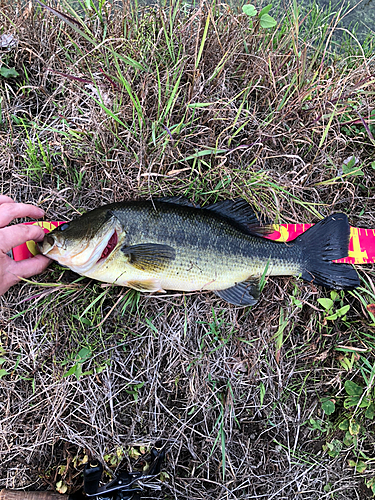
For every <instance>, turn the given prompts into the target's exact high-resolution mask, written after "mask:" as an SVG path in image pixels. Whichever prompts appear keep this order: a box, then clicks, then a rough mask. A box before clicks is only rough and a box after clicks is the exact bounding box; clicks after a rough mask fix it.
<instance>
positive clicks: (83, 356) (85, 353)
mask: <svg viewBox="0 0 375 500" xmlns="http://www.w3.org/2000/svg"><path fill="white" fill-rule="evenodd" d="M90 356H91V350H90V349H88V348H87V347H82V349H81V350H80V351H79V353H78V354H77V361H78V362H79V363H83V362H84V361H86V360H87V359H88V358H89V357H90Z"/></svg>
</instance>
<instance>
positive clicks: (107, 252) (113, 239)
mask: <svg viewBox="0 0 375 500" xmlns="http://www.w3.org/2000/svg"><path fill="white" fill-rule="evenodd" d="M117 242H118V236H117V231H114V233H113V234H112V236H111V237H110V238H109V240H108V243H107V246H106V247H105V248H104V250H103V252H102V254H101V256H100V258H99V260H98V261H97V264H99V262H101V261H102V260H105V259H107V258H108V257H109V255H110V254H111V253H112V252H113V250H114V249H115V248H116V245H117Z"/></svg>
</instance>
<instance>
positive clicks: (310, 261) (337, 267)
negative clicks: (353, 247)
mask: <svg viewBox="0 0 375 500" xmlns="http://www.w3.org/2000/svg"><path fill="white" fill-rule="evenodd" d="M349 239H350V226H349V223H348V218H347V216H346V215H345V214H333V215H330V216H329V217H326V218H325V219H323V220H322V221H320V222H318V223H317V224H315V225H314V226H312V227H311V228H310V229H308V230H307V231H306V232H305V233H303V234H301V235H300V236H298V238H296V239H295V240H294V241H295V242H296V243H297V244H298V245H300V246H301V248H302V258H303V261H304V265H303V272H302V278H303V279H304V280H307V281H312V282H313V283H314V284H316V285H321V286H324V287H326V288H335V289H343V290H351V289H353V288H355V287H357V286H359V284H360V283H359V278H358V275H357V272H356V271H355V269H354V268H353V267H352V266H351V265H350V264H335V263H334V262H332V261H333V260H336V259H341V258H344V257H347V256H348V252H349Z"/></svg>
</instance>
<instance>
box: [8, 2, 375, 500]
mask: <svg viewBox="0 0 375 500" xmlns="http://www.w3.org/2000/svg"><path fill="white" fill-rule="evenodd" d="M58 9H59V10H58V11H56V12H53V11H52V10H51V9H49V10H48V9H45V8H42V7H41V6H40V5H38V4H37V3H35V4H33V5H32V6H31V5H28V6H27V7H21V6H20V5H17V6H13V5H10V4H9V5H7V4H3V6H2V9H1V22H2V26H3V27H2V34H7V35H12V36H13V37H14V41H15V42H16V45H15V46H9V47H7V48H3V50H2V52H1V58H2V66H3V67H6V68H14V69H15V71H16V72H17V73H18V75H17V76H16V77H13V78H12V77H10V78H9V77H8V78H4V77H1V80H0V96H1V130H0V141H1V149H2V155H1V158H0V161H1V191H2V193H4V194H8V195H10V196H12V197H14V198H15V199H17V200H18V201H21V200H22V201H27V202H32V203H38V204H40V205H41V206H42V207H43V208H44V209H45V210H46V211H47V214H48V220H68V219H70V218H72V217H74V216H75V215H77V214H78V213H80V212H82V211H84V210H87V209H90V208H92V207H95V206H98V205H101V204H105V203H108V202H112V201H119V200H122V199H135V198H146V197H147V198H149V197H154V196H160V195H184V196H187V197H189V198H191V199H194V200H195V201H198V202H200V203H206V202H214V201H215V200H217V199H219V198H220V199H222V198H229V197H236V196H242V197H245V198H246V199H248V200H249V202H250V203H252V204H254V205H255V206H256V207H258V208H259V209H260V210H261V211H262V212H264V213H267V214H268V215H271V217H274V218H275V219H278V220H282V221H284V222H310V221H315V220H317V217H319V216H324V215H328V214H329V213H332V212H334V211H343V212H346V213H347V214H348V215H349V218H350V221H351V223H352V225H360V226H363V227H371V228H374V227H375V218H374V215H373V213H374V193H373V179H374V169H375V163H374V162H375V157H374V144H375V141H374V134H375V132H374V130H375V115H374V108H375V104H374V91H373V88H374V83H375V76H374V72H375V70H374V60H373V55H372V53H371V50H372V49H371V47H372V45H371V43H370V42H368V43H367V45H365V47H366V52H365V51H364V49H358V50H357V51H356V50H355V49H353V51H352V53H351V55H350V56H348V55H345V54H338V53H337V54H335V53H334V48H333V46H332V45H330V44H329V41H330V39H331V36H332V29H333V27H334V26H335V22H336V17H335V16H333V15H331V16H330V17H329V16H327V17H324V16H323V15H322V17H319V13H318V12H317V11H316V9H315V8H312V9H311V10H310V12H309V13H308V14H307V15H305V13H298V12H297V11H296V10H295V9H293V7H290V8H288V9H285V12H286V14H285V17H284V18H283V19H280V25H279V27H278V29H277V30H275V31H274V30H270V31H265V30H262V29H260V27H259V25H258V24H257V23H256V21H255V22H254V24H253V26H252V27H251V28H250V27H249V19H248V18H247V16H245V15H244V14H238V13H236V12H233V11H232V10H231V9H230V8H229V7H227V6H225V5H221V6H220V8H219V7H218V6H217V5H214V6H212V7H208V6H207V5H202V6H200V7H192V6H189V5H185V4H180V3H173V4H171V5H166V6H163V7H147V8H139V9H135V8H134V6H132V5H131V4H130V3H129V4H124V5H123V9H116V8H115V7H113V6H111V5H110V4H108V5H107V4H106V5H105V6H103V8H102V9H101V10H100V11H98V12H95V10H94V9H91V10H89V11H87V12H86V13H83V12H81V13H76V14H74V12H71V11H69V10H67V9H68V7H67V6H64V5H60V6H59V7H58ZM62 12H66V14H64V15H63V14H61V13H62ZM67 16H69V17H67ZM327 19H328V21H327ZM351 156H355V157H356V158H358V159H359V163H357V164H356V165H354V166H353V167H351V166H349V167H347V166H346V164H345V163H344V160H346V159H347V158H349V157H351ZM362 276H363V278H364V281H363V287H364V288H363V290H361V292H360V294H358V295H350V294H347V295H346V296H344V295H341V296H340V298H339V299H337V300H342V301H343V303H345V304H350V307H351V308H350V312H349V314H348V316H347V317H346V318H345V319H344V320H337V321H335V322H329V321H328V322H327V320H324V311H323V310H322V308H321V306H320V305H319V303H318V302H317V300H316V299H317V298H318V297H321V296H324V297H325V296H329V294H328V292H325V291H322V290H319V291H318V290H315V289H313V288H312V287H311V286H309V285H308V284H305V283H302V282H301V281H297V280H293V279H288V280H287V279H275V280H269V282H268V284H267V286H266V288H265V290H264V292H263V296H262V299H261V301H260V303H259V304H258V305H257V307H256V308H254V309H253V310H250V309H248V310H241V309H236V308H234V307H231V306H229V307H228V306H227V305H225V304H224V303H223V302H222V301H220V300H219V299H217V298H216V297H214V296H213V295H212V294H209V293H205V294H198V295H197V294H186V295H181V294H169V295H167V296H163V297H149V296H147V295H139V294H138V293H137V292H136V293H135V292H128V291H127V290H124V289H121V288H117V287H105V286H101V285H100V284H98V283H94V282H92V281H90V280H87V279H82V278H78V276H77V275H75V274H74V273H71V272H70V271H66V270H64V269H62V268H59V267H58V266H56V265H53V266H52V267H51V268H50V270H49V271H48V272H47V273H46V274H45V275H44V276H42V277H38V278H36V279H35V280H34V282H33V283H31V284H30V283H24V284H22V285H20V286H17V287H14V288H13V289H12V291H11V292H9V293H8V294H7V295H6V296H5V297H4V298H3V299H2V303H1V324H0V341H1V343H0V359H1V366H0V369H3V370H5V372H1V373H2V376H1V378H0V393H1V398H0V415H1V417H0V422H1V427H0V428H1V433H0V487H15V488H28V489H45V488H47V487H48V488H51V489H54V488H55V487H56V483H57V482H58V481H59V480H62V481H63V482H64V484H66V486H67V487H68V491H74V490H75V489H77V488H78V487H79V486H80V483H81V476H80V471H81V470H82V460H83V457H84V456H85V455H86V454H87V455H89V456H97V457H100V458H101V459H103V458H104V457H106V461H107V466H108V467H111V468H112V470H114V469H115V467H116V466H117V465H118V462H120V461H121V460H122V465H124V464H125V465H126V464H130V463H133V462H134V452H132V451H131V450H139V449H140V447H141V446H146V447H147V446H149V445H152V444H153V443H155V442H162V443H164V444H165V443H167V442H168V443H169V444H170V451H169V454H168V459H167V463H166V468H165V470H166V471H167V473H168V475H169V477H166V478H165V481H164V482H163V487H162V490H161V492H150V493H149V496H147V495H146V496H145V498H168V499H169V498H170V499H172V498H175V499H179V500H182V499H194V500H198V499H208V498H209V499H214V498H215V499H223V498H228V499H230V498H236V499H237V498H239V499H244V500H245V499H252V498H254V499H258V498H259V499H261V498H266V499H267V500H270V499H273V498H275V499H278V500H280V499H284V498H285V499H297V498H298V499H301V500H302V499H322V498H337V499H345V500H348V499H351V498H353V499H357V498H366V496H365V495H368V496H369V497H371V494H370V493H369V492H370V490H369V489H368V488H366V486H365V481H368V480H369V479H370V478H371V477H372V474H373V473H372V472H371V466H372V465H371V464H372V462H373V458H374V438H373V423H372V421H371V420H367V421H366V422H367V423H366V425H365V424H361V425H362V431H361V432H363V433H364V434H363V435H364V436H365V438H363V439H362V438H361V439H358V442H357V444H356V445H355V444H354V445H353V444H352V446H349V445H348V446H347V447H345V446H346V445H345V446H343V450H342V452H340V453H337V454H336V455H335V454H334V453H333V454H331V456H330V455H329V453H328V451H329V449H327V448H324V446H326V445H327V443H331V442H332V440H333V439H336V440H338V441H340V440H341V441H343V439H344V438H343V436H344V434H345V433H344V432H343V430H342V429H340V428H339V423H340V422H341V420H340V419H342V415H344V413H345V411H346V410H344V409H343V408H342V407H341V410H340V411H339V410H337V412H336V413H335V414H334V415H333V416H328V415H325V414H324V412H323V411H322V403H321V401H322V397H323V396H329V397H333V398H336V401H341V400H342V398H343V396H344V383H345V381H346V380H349V379H350V380H352V379H354V380H356V381H357V382H358V383H360V380H362V381H363V380H365V381H366V379H364V378H363V377H364V375H363V374H364V373H367V372H366V369H369V368H368V365H366V362H367V363H368V364H369V365H370V368H371V367H372V366H373V365H374V361H373V353H374V350H373V349H374V336H373V321H374V318H373V316H372V315H371V313H369V312H368V311H367V310H366V307H365V306H366V303H367V302H372V301H373V298H372V297H373V296H372V294H374V293H375V291H374V287H373V284H372V270H371V269H369V268H368V267H367V268H366V269H363V273H362ZM41 282H43V283H41ZM361 299H362V301H361ZM340 346H341V347H342V346H346V347H347V346H349V348H351V349H352V350H350V349H349V350H346V351H345V349H344V351H343V350H341V351H340V350H338V348H340ZM352 353H354V358H352V357H351V355H352ZM344 358H345V359H346V360H349V361H348V363H349V362H351V363H352V364H351V366H350V363H349V365H345V364H344V361H343V360H344ZM348 366H349V367H348ZM345 367H346V368H345ZM366 367H367V368H366ZM361 377H362V378H361ZM368 380H370V381H371V380H372V379H371V377H369V378H368V379H367V381H368ZM369 390H370V391H371V390H373V389H372V386H371V384H370V386H369ZM340 398H341V399H340ZM319 426H320V427H319ZM344 444H345V443H344ZM129 450H130V453H129ZM359 452H362V453H363V454H364V455H365V457H367V458H366V459H364V458H363V455H360V454H359ZM115 456H117V457H119V460H118V461H116V460H115V461H114V462H113V461H112V465H111V460H112V459H113V457H115ZM353 456H354V457H357V456H360V457H361V460H366V464H367V463H368V465H367V468H366V469H365V470H364V471H362V472H361V473H360V472H358V470H357V471H355V468H353V467H350V466H349V465H348V459H353ZM120 459H121V460H120Z"/></svg>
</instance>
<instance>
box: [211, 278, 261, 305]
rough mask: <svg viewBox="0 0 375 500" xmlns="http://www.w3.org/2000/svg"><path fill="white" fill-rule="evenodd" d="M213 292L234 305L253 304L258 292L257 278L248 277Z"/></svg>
mask: <svg viewBox="0 0 375 500" xmlns="http://www.w3.org/2000/svg"><path fill="white" fill-rule="evenodd" d="M215 293H216V295H218V296H219V297H220V298H222V299H224V300H226V301H227V302H229V303H230V304H233V305H235V306H254V305H255V304H256V303H257V302H258V298H259V294H260V290H259V279H256V278H249V279H248V280H246V281H242V282H241V283H237V285H234V286H232V287H230V288H227V289H225V290H216V291H215Z"/></svg>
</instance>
